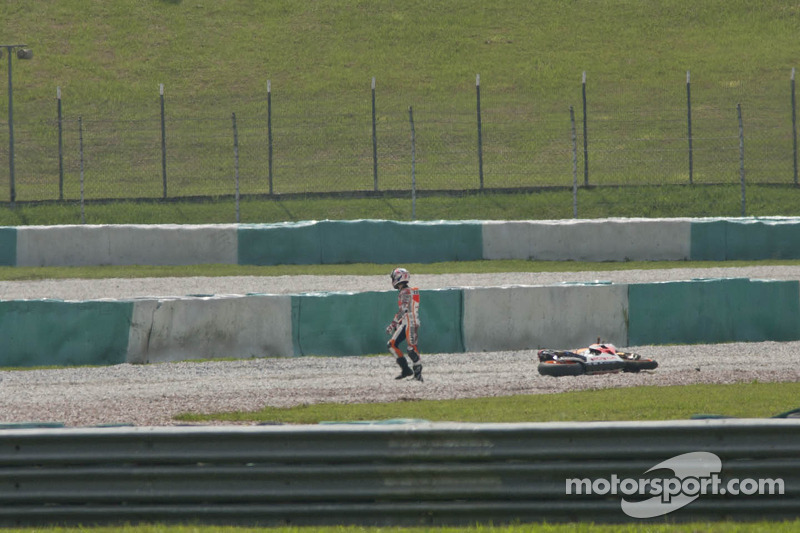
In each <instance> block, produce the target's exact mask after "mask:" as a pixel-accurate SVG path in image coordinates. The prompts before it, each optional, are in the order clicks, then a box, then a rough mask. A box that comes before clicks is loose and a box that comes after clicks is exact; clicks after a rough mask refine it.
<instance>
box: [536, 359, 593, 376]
mask: <svg viewBox="0 0 800 533" xmlns="http://www.w3.org/2000/svg"><path fill="white" fill-rule="evenodd" d="M584 372H586V369H585V368H584V366H583V364H582V363H580V362H578V361H562V362H557V361H544V362H542V363H539V374H541V375H543V376H553V377H561V376H580V375H581V374H583V373H584Z"/></svg>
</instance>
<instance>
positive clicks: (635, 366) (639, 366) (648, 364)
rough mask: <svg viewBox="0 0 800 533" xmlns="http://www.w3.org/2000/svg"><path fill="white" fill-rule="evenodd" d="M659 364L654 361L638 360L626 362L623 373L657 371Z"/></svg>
mask: <svg viewBox="0 0 800 533" xmlns="http://www.w3.org/2000/svg"><path fill="white" fill-rule="evenodd" d="M656 368H658V363H657V362H656V361H654V360H652V359H637V360H635V361H625V368H623V369H622V371H623V372H634V373H635V372H639V371H641V370H655V369H656Z"/></svg>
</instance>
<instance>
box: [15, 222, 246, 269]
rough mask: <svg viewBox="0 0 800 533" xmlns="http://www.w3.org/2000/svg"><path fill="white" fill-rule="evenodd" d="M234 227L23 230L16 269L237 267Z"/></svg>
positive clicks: (171, 226) (41, 227)
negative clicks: (217, 265) (124, 266)
mask: <svg viewBox="0 0 800 533" xmlns="http://www.w3.org/2000/svg"><path fill="white" fill-rule="evenodd" d="M236 228H237V226H236V225H230V224H229V225H224V224H221V225H212V224H208V225H197V226H195V225H177V224H169V225H144V224H142V225H105V226H95V225H82V226H20V227H19V228H17V235H16V259H15V260H16V266H86V265H194V264H219V263H222V264H236V261H237V249H238V241H237V233H236Z"/></svg>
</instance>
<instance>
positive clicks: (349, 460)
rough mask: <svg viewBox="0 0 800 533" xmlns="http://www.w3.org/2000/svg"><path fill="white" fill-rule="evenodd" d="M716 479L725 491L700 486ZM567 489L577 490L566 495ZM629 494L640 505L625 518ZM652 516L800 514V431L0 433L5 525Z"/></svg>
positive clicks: (717, 424)
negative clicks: (660, 492) (665, 494)
mask: <svg viewBox="0 0 800 533" xmlns="http://www.w3.org/2000/svg"><path fill="white" fill-rule="evenodd" d="M698 452H703V453H698ZM685 454H690V455H685ZM664 461H670V462H669V463H666V466H662V467H661V468H656V469H655V470H654V471H653V472H649V473H648V471H649V470H650V469H652V468H653V467H655V466H656V465H660V464H661V463H662V462H664ZM715 475H716V477H717V478H718V479H719V483H718V484H716V486H715V485H713V484H712V483H711V482H709V484H707V486H706V488H705V489H704V490H701V488H698V487H700V485H697V483H695V481H697V482H700V483H702V482H703V480H704V479H706V478H709V479H712V478H713V476H715ZM644 478H648V479H661V480H662V486H663V487H669V489H668V491H669V493H670V497H669V498H663V500H664V501H662V498H661V497H658V496H654V495H653V494H654V493H653V492H652V490H653V488H654V487H655V486H656V485H651V486H645V485H644V484H642V482H641V481H640V480H642V479H644ZM569 480H577V482H578V485H576V484H574V483H573V484H571V485H570V487H572V488H571V489H570V491H569V492H571V493H568V490H567V486H568V484H569V483H571V482H570V481H569ZM676 480H677V481H676ZM637 483H639V485H638V487H634V485H636V484H637ZM676 483H677V486H676ZM754 483H755V484H754ZM759 483H760V485H759ZM579 485H580V486H581V487H582V489H581V492H583V493H582V494H577V491H578V489H577V487H578V486H579ZM714 487H716V488H714ZM754 487H755V488H758V489H759V490H754ZM633 488H637V489H641V493H639V492H637V493H635V494H634V493H633V492H632V489H633ZM676 488H677V491H676ZM719 489H725V490H722V491H721V490H719ZM770 491H771V492H772V494H769V493H768V492H770ZM693 492H695V494H692V493H693ZM722 492H725V493H724V494H723V493H722ZM780 492H782V494H781V493H780ZM651 497H653V498H655V500H650V498H651ZM623 499H625V500H628V501H629V502H634V501H635V502H643V501H647V503H639V504H638V505H635V506H634V507H630V506H628V507H623V504H622V500H623ZM670 502H671V503H670ZM634 511H635V512H634ZM643 514H647V515H648V516H649V517H650V518H649V520H652V521H657V522H664V521H687V520H753V519H759V520H765V519H768V520H780V519H789V518H796V517H798V516H800V420H797V419H794V420H793V419H767V420H733V419H727V420H726V419H721V420H720V419H715V420H691V421H677V422H638V423H637V422H607V423H606V422H597V423H588V424H583V423H539V424H449V423H441V424H428V423H409V424H391V425H390V424H383V425H339V424H336V425H318V426H260V427H227V428H220V427H174V428H125V427H118V428H78V429H72V428H70V429H67V428H64V429H8V430H3V431H0V525H2V526H42V525H49V524H64V525H70V524H83V525H91V524H121V523H142V522H172V523H176V522H178V523H180V522H184V523H185V522H191V523H208V524H231V525H234V524H241V525H285V524H290V525H321V524H330V525H335V524H365V525H403V526H411V525H466V524H474V523H488V522H492V523H494V524H503V523H511V522H544V521H547V522H559V521H593V522H639V521H642V520H643V519H642V518H637V516H642V515H643Z"/></svg>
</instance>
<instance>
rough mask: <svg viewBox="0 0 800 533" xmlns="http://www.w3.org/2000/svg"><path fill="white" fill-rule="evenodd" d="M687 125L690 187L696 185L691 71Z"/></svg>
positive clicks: (688, 87) (687, 76) (687, 103)
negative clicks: (693, 159)
mask: <svg viewBox="0 0 800 533" xmlns="http://www.w3.org/2000/svg"><path fill="white" fill-rule="evenodd" d="M686 123H687V125H688V128H689V185H691V184H692V183H694V176H693V174H694V164H693V161H692V156H693V153H692V86H691V82H690V78H689V71H688V70H687V71H686Z"/></svg>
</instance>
